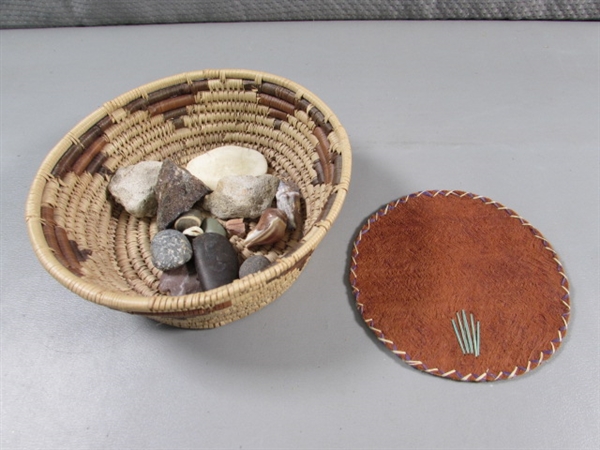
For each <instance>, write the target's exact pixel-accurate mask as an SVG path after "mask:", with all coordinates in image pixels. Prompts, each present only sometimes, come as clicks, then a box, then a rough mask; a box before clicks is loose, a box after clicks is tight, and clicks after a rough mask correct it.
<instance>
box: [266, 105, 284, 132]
mask: <svg viewBox="0 0 600 450" xmlns="http://www.w3.org/2000/svg"><path fill="white" fill-rule="evenodd" d="M267 115H268V116H269V117H273V118H274V119H278V120H279V123H280V127H281V121H287V118H288V114H287V113H285V112H283V111H280V110H278V109H275V108H269V110H268V112H267Z"/></svg>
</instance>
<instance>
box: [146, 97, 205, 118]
mask: <svg viewBox="0 0 600 450" xmlns="http://www.w3.org/2000/svg"><path fill="white" fill-rule="evenodd" d="M194 103H196V98H195V97H194V96H193V95H191V94H190V95H182V96H180V97H172V98H168V99H166V100H163V101H161V102H158V103H155V104H154V105H150V106H148V112H149V113H150V115H151V116H155V115H157V114H162V113H164V112H167V111H171V110H173V109H178V108H182V107H185V106H189V105H193V104H194Z"/></svg>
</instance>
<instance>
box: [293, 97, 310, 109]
mask: <svg viewBox="0 0 600 450" xmlns="http://www.w3.org/2000/svg"><path fill="white" fill-rule="evenodd" d="M295 104H296V108H298V109H299V110H301V111H304V112H306V111H308V108H309V107H310V102H309V101H308V100H306V99H304V98H301V99H299V100H296V103H295Z"/></svg>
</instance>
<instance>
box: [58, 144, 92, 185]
mask: <svg viewBox="0 0 600 450" xmlns="http://www.w3.org/2000/svg"><path fill="white" fill-rule="evenodd" d="M83 150H84V149H83V147H82V146H81V145H80V144H73V145H71V146H70V147H69V148H68V149H67V151H66V152H65V153H64V154H63V155H62V157H61V158H60V159H59V161H58V162H57V163H56V165H55V166H54V168H53V169H52V172H51V174H52V175H53V176H55V177H58V178H61V177H62V176H63V175H65V174H66V173H67V172H69V171H70V170H71V167H72V166H73V163H75V161H77V160H78V159H79V157H80V156H81V154H82V153H83Z"/></svg>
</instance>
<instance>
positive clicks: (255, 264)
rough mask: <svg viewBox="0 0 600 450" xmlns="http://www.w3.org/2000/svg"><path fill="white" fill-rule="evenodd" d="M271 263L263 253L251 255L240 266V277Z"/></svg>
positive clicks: (258, 270)
mask: <svg viewBox="0 0 600 450" xmlns="http://www.w3.org/2000/svg"><path fill="white" fill-rule="evenodd" d="M270 265H271V261H269V259H268V258H267V257H266V256H263V255H252V256H250V257H249V258H248V259H247V260H246V261H244V262H243V263H242V265H241V266H240V278H243V277H245V276H246V275H250V274H253V273H256V272H260V271H261V270H263V269H266V268H267V267H269V266H270Z"/></svg>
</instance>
